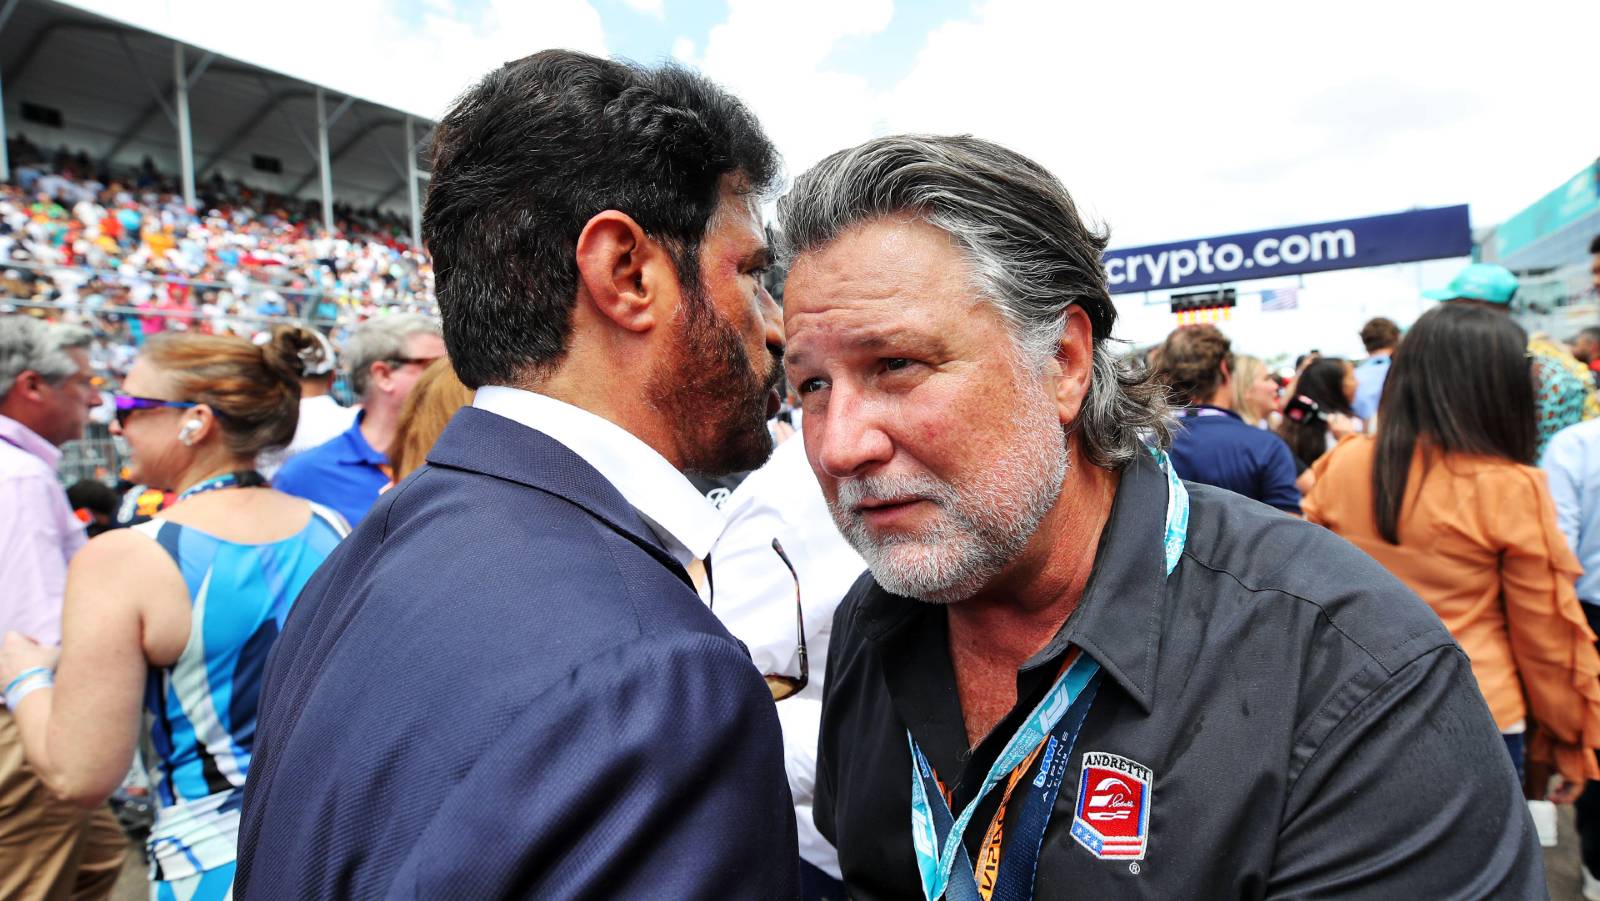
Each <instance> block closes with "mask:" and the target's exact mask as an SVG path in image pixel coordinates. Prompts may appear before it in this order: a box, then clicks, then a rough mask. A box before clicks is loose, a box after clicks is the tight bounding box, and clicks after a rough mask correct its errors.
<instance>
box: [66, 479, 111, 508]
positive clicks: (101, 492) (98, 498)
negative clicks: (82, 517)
mask: <svg viewBox="0 0 1600 901" xmlns="http://www.w3.org/2000/svg"><path fill="white" fill-rule="evenodd" d="M67 503H69V504H71V505H72V509H74V510H88V511H89V512H91V513H100V514H102V515H105V516H116V515H117V492H116V491H114V490H112V488H111V486H109V485H107V484H106V483H105V482H101V481H98V480H96V479H79V480H78V481H76V482H73V483H72V486H71V487H69V488H68V489H67Z"/></svg>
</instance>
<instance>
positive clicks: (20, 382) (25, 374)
mask: <svg viewBox="0 0 1600 901" xmlns="http://www.w3.org/2000/svg"><path fill="white" fill-rule="evenodd" d="M44 385H45V381H44V376H41V375H40V374H39V373H37V372H34V371H33V370H32V369H24V370H22V371H21V372H19V373H17V378H16V380H15V381H13V382H12V383H11V390H12V391H13V392H20V393H18V394H17V396H18V397H26V398H27V399H29V400H38V399H39V398H40V396H41V394H42V391H41V389H43V388H44Z"/></svg>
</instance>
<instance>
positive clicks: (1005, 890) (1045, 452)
mask: <svg viewBox="0 0 1600 901" xmlns="http://www.w3.org/2000/svg"><path fill="white" fill-rule="evenodd" d="M778 210H779V217H780V224H781V227H782V231H783V234H784V240H785V242H786V243H787V244H788V245H789V248H790V250H791V251H792V253H793V254H794V256H793V264H792V268H791V269H790V271H789V280H788V284H787V287H786V294H785V305H784V317H785V328H786V333H787V337H788V348H787V354H786V357H785V366H786V368H787V370H788V376H789V383H790V384H791V385H792V386H794V389H795V390H796V391H797V392H798V393H799V395H800V398H801V407H802V410H803V412H804V423H805V425H804V428H803V429H802V430H801V434H802V435H803V436H804V440H805V447H806V452H807V456H808V458H809V459H810V463H811V467H812V470H813V472H814V473H815V474H816V476H817V479H818V481H819V482H820V483H821V485H822V491H823V495H824V496H825V497H826V499H827V501H828V503H829V505H830V508H831V510H832V512H833V515H834V518H835V520H836V521H837V522H838V524H839V527H840V529H841V531H843V532H844V534H845V536H846V538H848V539H849V540H850V542H851V543H852V544H853V545H854V546H855V548H856V549H857V550H858V551H860V553H861V555H862V556H863V557H864V558H865V559H866V561H867V564H868V566H869V567H870V569H871V572H870V574H869V575H868V576H866V577H863V579H862V581H860V582H858V583H857V584H856V587H855V588H854V589H852V591H851V593H850V595H849V596H847V597H846V598H845V600H844V601H843V602H842V603H841V605H840V606H839V610H838V613H837V615H836V616H835V619H834V625H833V633H832V642H831V644H830V648H829V655H828V656H829V659H828V671H827V687H826V689H825V697H824V700H823V714H822V728H821V738H820V741H819V745H818V749H817V781H816V800H815V817H816V823H817V827H818V829H819V831H820V832H821V833H822V834H823V835H824V836H825V837H827V838H828V839H830V840H831V841H833V842H834V844H835V845H836V846H837V847H838V850H839V861H840V868H841V870H842V872H843V875H844V881H845V884H846V886H847V888H848V889H849V893H850V896H851V897H852V898H856V899H860V901H873V899H887V898H923V897H926V898H940V897H946V898H951V899H960V901H975V899H979V898H990V897H993V898H1028V897H1040V898H1067V897H1074V898H1076V897H1082V898H1122V897H1135V896H1137V897H1150V898H1195V897H1206V898H1241V899H1243V898H1250V899H1255V898H1266V897H1341V898H1343V897H1361V898H1383V899H1392V898H1408V897H1411V898H1442V897H1474V898H1478V897H1496V898H1534V897H1545V892H1544V870H1543V864H1542V861H1541V859H1540V853H1539V848H1538V844H1537V842H1536V840H1535V837H1534V831H1533V827H1532V823H1531V822H1530V820H1529V817H1528V812H1527V807H1526V805H1525V804H1524V803H1523V801H1522V793H1521V790H1520V787H1519V786H1518V784H1517V780H1516V777H1515V775H1514V774H1513V772H1512V769H1511V764H1510V760H1509V758H1508V757H1507V755H1506V753H1505V745H1504V743H1503V742H1502V741H1501V739H1500V735H1499V732H1498V731H1497V730H1496V728H1495V725H1494V722H1493V721H1492V720H1491V718H1490V716H1489V711H1488V709H1487V708H1486V706H1485V705H1484V701H1483V699H1482V697H1481V696H1480V695H1479V693H1478V689H1477V686H1476V684H1475V682H1474V680H1473V677H1472V671H1471V668H1470V667H1469V665H1468V663H1467V660H1466V658H1465V657H1464V656H1463V655H1462V653H1461V651H1460V650H1459V649H1458V648H1457V647H1456V645H1455V642H1454V641H1452V640H1451V638H1450V635H1449V634H1448V633H1447V632H1446V631H1445V629H1444V627H1443V626H1442V625H1441V624H1440V623H1439V621H1438V617H1436V616H1434V615H1433V613H1432V612H1431V611H1430V610H1429V609H1428V608H1427V607H1426V606H1425V605H1424V604H1423V603H1422V601H1421V600H1419V599H1418V598H1417V597H1416V596H1415V595H1414V594H1412V593H1411V592H1410V591H1408V590H1407V589H1406V588H1405V587H1404V586H1402V585H1401V584H1400V583H1399V582H1397V581H1396V580H1395V579H1394V578H1393V577H1392V576H1390V575H1388V574H1387V573H1386V572H1384V571H1383V570H1382V568H1381V567H1379V566H1378V565H1377V564H1376V563H1375V562H1373V561H1372V560H1371V559H1370V558H1368V557H1366V556H1365V555H1363V554H1361V553H1360V552H1358V551H1356V550H1355V549H1354V548H1352V547H1351V546H1350V545H1348V544H1346V543H1345V542H1343V541H1341V540H1340V539H1338V538H1336V537H1334V536H1333V535H1332V534H1331V533H1329V532H1327V531H1325V530H1323V529H1320V528H1318V527H1315V526H1311V525H1309V524H1307V523H1304V522H1301V521H1299V520H1295V519H1290V518H1287V517H1284V516H1283V515H1282V514H1280V513H1278V512H1276V511H1274V510H1272V509H1270V508H1268V507H1266V506H1263V505H1261V504H1257V503H1255V502H1253V501H1250V500H1248V499H1246V498H1243V497H1241V496H1239V495H1236V494H1233V493H1232V492H1228V491H1223V490H1221V489H1216V488H1212V487H1210V486H1206V485H1200V484H1195V483H1189V482H1182V481H1180V480H1179V479H1178V478H1177V477H1176V476H1175V475H1174V474H1173V472H1172V468H1171V465H1170V463H1169V462H1168V460H1167V458H1166V455H1165V453H1164V447H1165V445H1166V443H1167V440H1168V437H1169V423H1168V420H1167V418H1166V412H1165V409H1164V402H1163V400H1162V397H1161V394H1160V392H1159V391H1158V390H1157V389H1155V388H1154V387H1153V386H1151V385H1149V384H1148V383H1146V382H1145V380H1144V377H1143V376H1142V375H1140V374H1137V373H1135V372H1133V371H1132V370H1130V369H1128V368H1127V364H1126V363H1125V362H1123V361H1122V360H1121V354H1120V353H1119V351H1118V350H1117V349H1116V347H1115V344H1114V342H1112V340H1111V332H1112V326H1113V325H1114V324H1115V320H1116V309H1115V307H1114V306H1113V305H1112V303H1111V298H1110V296H1109V295H1108V293H1107V289H1106V279H1105V272H1104V270H1103V268H1102V267H1101V263H1100V259H1101V252H1102V251H1103V250H1104V248H1105V236H1104V235H1103V234H1098V233H1096V232H1095V231H1094V230H1092V229H1090V228H1089V227H1088V226H1086V225H1085V224H1084V222H1083V221H1082V219H1080V218H1079V216H1078V213H1077V210H1076V208H1075V206H1074V205H1073V202H1072V199H1071V198H1070V197H1069V196H1068V194H1067V192H1066V190H1065V189H1064V188H1063V187H1062V186H1061V184H1060V183H1059V182H1058V181H1057V180H1056V179H1055V178H1054V177H1053V176H1052V175H1050V173H1048V172H1046V171H1045V170H1044V169H1042V168H1041V167H1039V166H1038V165H1037V164H1036V163H1034V162H1032V161H1031V160H1028V159H1027V158H1025V157H1022V156H1020V155H1018V154H1016V153H1013V152H1011V151H1008V150H1006V149H1004V148H1002V147H999V146H997V145H995V144H992V143H989V142H986V141H981V140H977V139H974V138H970V137H960V138H937V137H919V136H898V137H887V138H880V139H877V140H874V141H871V142H868V143H867V144H864V145H861V146H859V147H856V148H852V149H850V150H845V151H841V152H839V153H837V154H834V155H833V156H831V157H829V158H828V159H826V160H824V161H823V162H821V163H819V164H818V165H817V166H816V167H815V168H813V169H812V170H811V171H809V172H807V173H806V174H805V175H803V176H801V177H800V178H799V179H798V180H797V181H796V183H795V186H794V188H793V190H792V191H791V192H790V193H789V195H788V196H786V197H785V198H783V200H782V201H780V203H779V207H778Z"/></svg>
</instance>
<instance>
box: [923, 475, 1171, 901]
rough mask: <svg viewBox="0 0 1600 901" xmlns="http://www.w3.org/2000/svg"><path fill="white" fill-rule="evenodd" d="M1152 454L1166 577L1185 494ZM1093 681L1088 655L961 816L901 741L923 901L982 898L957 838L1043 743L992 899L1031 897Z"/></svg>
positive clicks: (1031, 717) (1026, 723) (1015, 739)
mask: <svg viewBox="0 0 1600 901" xmlns="http://www.w3.org/2000/svg"><path fill="white" fill-rule="evenodd" d="M1150 452H1151V453H1152V454H1153V455H1154V456H1155V458H1156V462H1157V464H1158V465H1160V467H1161V470H1162V472H1163V473H1164V474H1165V476H1166V479H1167V516H1166V535H1165V537H1164V539H1163V541H1162V553H1163V556H1164V557H1165V562H1166V570H1167V574H1168V575H1169V576H1170V575H1171V574H1172V571H1173V570H1174V569H1175V568H1177V565H1178V560H1179V559H1180V558H1181V557H1182V556H1183V545H1184V540H1185V538H1186V537H1187V535H1188V531H1189V492H1188V490H1187V489H1185V488H1184V487H1183V483H1182V482H1181V481H1179V480H1178V476H1177V474H1176V473H1174V472H1173V470H1172V463H1171V461H1169V460H1168V459H1167V455H1166V454H1165V453H1163V452H1161V451H1159V450H1156V449H1154V448H1151V449H1150ZM1099 677H1100V665H1099V664H1098V663H1097V662H1096V661H1095V660H1094V659H1093V658H1092V657H1090V656H1089V655H1088V654H1083V653H1080V654H1079V655H1078V659H1077V660H1075V661H1073V663H1072V665H1071V666H1069V667H1068V668H1067V671H1066V672H1064V673H1062V674H1061V677H1060V678H1059V679H1057V680H1056V682H1055V684H1054V685H1052V686H1050V690H1049V691H1048V692H1046V693H1045V696H1044V698H1043V699H1041V700H1040V701H1039V704H1038V706H1037V707H1035V708H1034V709H1033V711H1032V712H1031V713H1029V714H1028V718H1027V719H1025V720H1023V723H1022V725H1021V726H1020V727H1018V729H1017V732H1016V734H1015V735H1013V736H1011V740H1010V741H1008V742H1006V746H1005V748H1004V749H1003V750H1002V751H1001V752H1000V756H999V757H997V758H995V761H994V765H993V766H991V767H989V772H988V773H987V774H986V775H985V776H984V777H983V783H982V784H981V785H980V786H979V787H978V792H977V794H976V795H975V796H973V798H972V800H971V801H970V802H968V803H967V806H966V807H965V808H964V809H963V810H962V811H961V814H960V816H955V815H954V814H953V813H952V812H951V810H950V805H949V804H947V803H945V800H944V795H943V794H942V793H941V792H940V791H939V787H938V781H937V779H935V778H934V775H933V768H932V767H930V766H929V765H928V760H927V757H926V756H924V755H923V753H922V749H921V748H918V747H917V740H916V739H915V738H913V737H912V735H911V730H909V729H907V730H906V741H907V742H909V743H910V745H911V844H912V847H913V849H914V850H915V851H916V855H917V870H918V872H919V874H920V875H921V877H922V892H923V895H924V896H925V897H926V898H927V899H928V901H937V899H939V898H941V897H945V896H946V892H948V897H949V901H979V899H980V898H981V897H982V896H981V895H980V894H979V893H978V886H977V879H976V878H975V877H974V875H973V872H972V861H971V858H970V857H969V856H968V854H967V850H966V847H965V846H964V845H963V844H962V836H963V835H964V834H965V833H966V829H967V826H968V824H970V823H971V822H972V816H973V814H975V813H976V812H977V810H978V806H979V805H980V804H982V803H983V799H984V798H985V797H986V796H987V795H988V794H989V791H990V790H991V789H993V788H994V787H995V785H996V784H998V783H999V782H1000V780H1001V779H1003V778H1005V777H1006V776H1008V775H1009V774H1010V773H1011V771H1012V770H1013V769H1015V768H1016V767H1017V766H1019V765H1021V764H1022V762H1023V761H1024V760H1026V759H1027V758H1028V755H1030V754H1032V753H1033V751H1034V749H1035V748H1037V747H1038V746H1039V745H1040V743H1042V742H1046V741H1048V742H1050V743H1051V744H1050V745H1049V746H1047V747H1046V749H1045V759H1043V760H1041V762H1040V764H1039V774H1038V775H1037V776H1035V777H1034V780H1033V786H1034V787H1035V788H1037V789H1039V791H1034V792H1028V793H1027V797H1026V800H1025V801H1024V803H1023V809H1022V811H1021V813H1020V814H1019V818H1018V824H1019V831H1018V833H1017V834H1016V835H1014V836H1013V838H1012V840H1011V852H1012V853H1011V854H1009V855H1006V856H1004V857H1002V858H1001V862H1000V874H999V880H998V882H997V883H996V887H995V898H1003V899H1007V901H1009V899H1029V898H1032V897H1033V877H1034V873H1035V871H1036V870H1037V867H1038V861H1039V850H1040V846H1041V844H1042V843H1043V841H1044V830H1045V826H1046V825H1048V824H1049V820H1050V814H1051V812H1052V810H1053V808H1054V806H1055V799H1056V794H1057V792H1059V791H1060V789H1061V782H1062V779H1063V778H1064V777H1065V775H1066V767H1067V759H1068V758H1069V757H1071V756H1072V747H1073V745H1074V744H1076V742H1077V737H1078V730H1079V729H1080V728H1081V727H1082V725H1083V720H1084V717H1085V716H1087V715H1088V712H1089V707H1090V705H1091V704H1093V703H1094V696H1095V693H1096V690H1097V689H1098V687H1099V684H1100V678H1099ZM1002 892H1003V894H1002Z"/></svg>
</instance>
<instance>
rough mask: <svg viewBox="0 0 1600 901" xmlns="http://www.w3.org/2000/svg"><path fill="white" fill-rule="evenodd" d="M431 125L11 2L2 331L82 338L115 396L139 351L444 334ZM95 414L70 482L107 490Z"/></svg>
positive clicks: (0, 118) (90, 17) (95, 18)
mask: <svg viewBox="0 0 1600 901" xmlns="http://www.w3.org/2000/svg"><path fill="white" fill-rule="evenodd" d="M433 126H434V123H433V122H431V121H428V120H426V119H423V118H421V117H418V116H414V115H410V114H408V113H406V112H404V111H401V110H397V109H394V108H392V107H388V106H384V105H381V104H377V103H373V102H370V101H368V100H365V99H363V98H360V97H355V96H351V95H349V94H347V93H341V92H339V91H336V90H334V89H333V88H331V87H329V86H327V85H320V84H313V83H310V82H307V81H304V80H301V79H297V78H294V77H291V76H289V75H286V74H284V73H282V72H278V71H274V70H273V69H271V68H268V67H265V66H262V65H259V64H257V63H252V62H249V61H244V60H239V59H235V58H230V57H228V56H224V55H222V54H219V53H216V52H213V51H212V50H210V49H208V48H205V47H199V46H194V45H193V44H189V43H185V42H183V41H181V40H177V39H175V38H174V37H172V36H171V35H167V34H163V33H158V32H155V31H150V30H147V29H143V28H139V27H135V26H133V25H130V24H127V23H124V22H119V21H116V20H114V19H111V18H107V17H105V16H102V15H98V14H95V13H93V12H90V11H87V10H84V9H81V8H79V7H75V6H72V5H69V4H65V3H59V2H54V0H0V132H3V134H4V136H5V140H4V141H3V142H0V313H11V312H31V313H32V314H33V315H39V316H45V317H47V318H51V319H61V320H65V321H70V322H76V323H80V324H83V325H85V326H87V327H89V328H90V329H91V330H92V331H93V332H94V334H95V337H96V343H95V347H94V350H93V352H92V354H91V356H92V359H93V361H94V364H95V368H96V370H97V372H98V373H99V375H100V376H101V377H102V378H103V379H104V384H105V386H106V387H107V388H110V387H112V386H114V385H115V384H116V383H117V382H118V381H119V379H120V377H121V376H122V375H124V374H125V373H126V370H127V367H128V366H129V365H130V364H131V362H132V360H133V357H134V355H135V349H136V348H137V347H138V345H139V344H140V343H141V342H142V341H143V340H144V338H145V337H147V336H149V335H150V334H153V333H155V332H160V331H163V330H168V329H183V330H195V331H202V332H211V333H232V334H241V335H247V336H248V335H253V334H255V333H258V332H260V331H262V330H263V329H265V328H266V327H268V326H270V325H271V324H272V323H273V322H275V321H283V320H287V319H295V320H301V321H310V322H312V323H313V324H315V325H317V326H319V327H320V328H322V329H323V330H325V331H327V332H328V333H329V335H330V337H331V338H332V339H333V340H334V342H335V343H336V344H340V343H342V340H343V338H344V336H345V335H346V334H347V333H348V329H349V327H350V326H352V325H353V324H354V323H356V322H359V321H361V320H362V319H366V318H369V317H372V316H381V315H385V314H388V313H391V312H397V311H415V312H424V313H429V314H434V315H436V314H437V307H436V305H435V304H434V301H433V284H432V281H433V279H432V270H431V267H430V264H429V261H428V259H427V256H426V254H425V253H424V252H423V251H422V249H421V246H420V240H419V237H420V236H419V231H420V203H421V192H422V189H423V187H424V186H425V183H426V179H427V173H426V172H425V171H424V170H423V167H422V165H421V161H420V160H419V152H418V147H419V146H420V145H421V144H422V142H425V141H426V139H427V137H428V135H429V133H430V131H431V129H432V128H433ZM108 413H109V409H108V408H105V409H102V410H101V411H99V414H98V415H97V416H96V419H97V422H96V423H94V424H92V425H91V427H90V430H89V434H88V435H87V436H86V440H85V441H82V442H75V443H74V444H73V445H72V446H69V447H67V448H66V449H65V450H66V452H67V457H66V460H65V461H64V463H63V466H62V467H61V472H62V476H63V479H64V480H65V481H68V482H71V481H73V480H75V479H76V478H80V477H90V478H101V479H105V480H106V481H108V482H111V481H114V480H115V477H116V473H117V471H118V469H119V468H120V466H119V454H118V452H117V449H116V448H115V446H114V443H113V442H112V441H111V439H110V436H109V433H107V431H106V429H105V420H106V417H107V415H108Z"/></svg>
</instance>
